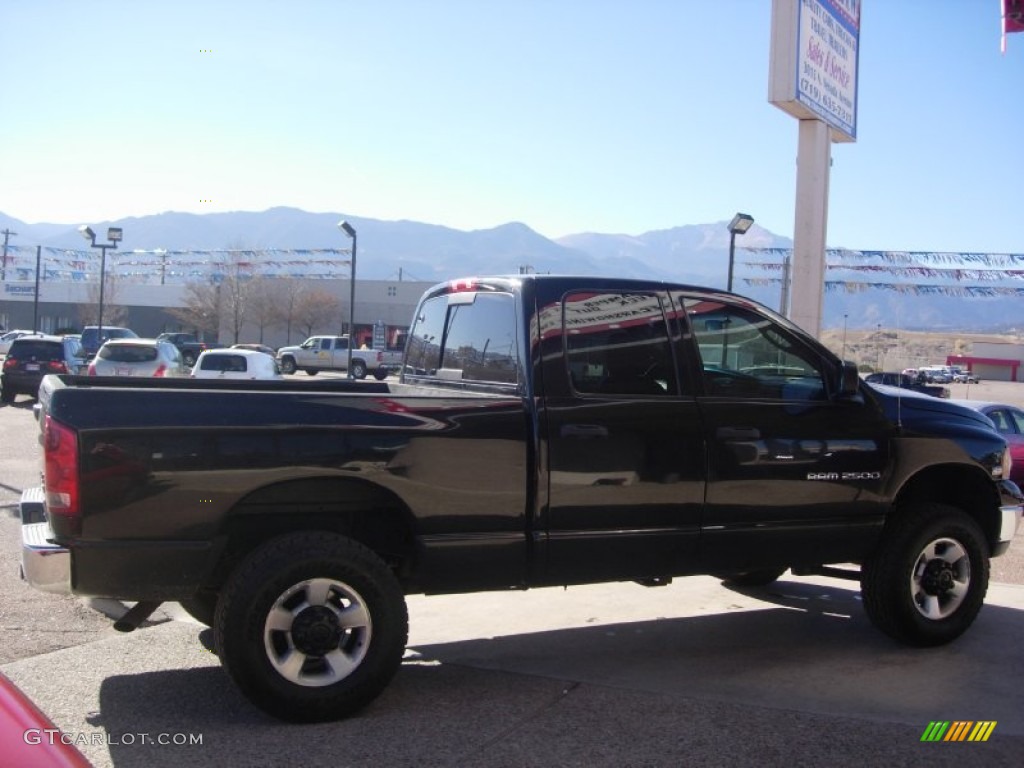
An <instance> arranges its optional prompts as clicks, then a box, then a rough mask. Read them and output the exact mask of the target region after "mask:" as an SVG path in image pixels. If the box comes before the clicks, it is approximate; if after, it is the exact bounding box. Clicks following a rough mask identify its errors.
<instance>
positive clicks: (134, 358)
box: [99, 344, 156, 363]
mask: <svg viewBox="0 0 1024 768" xmlns="http://www.w3.org/2000/svg"><path fill="white" fill-rule="evenodd" d="M99 356H100V359H101V360H109V361H111V362H112V363H149V362H152V361H153V360H156V347H141V346H136V345H134V344H107V345H105V346H103V347H101V348H100V353H99Z"/></svg>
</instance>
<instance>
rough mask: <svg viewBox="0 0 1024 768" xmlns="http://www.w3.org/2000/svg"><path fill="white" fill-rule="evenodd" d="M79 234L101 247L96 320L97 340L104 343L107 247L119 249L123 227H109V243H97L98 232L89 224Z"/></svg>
mask: <svg viewBox="0 0 1024 768" xmlns="http://www.w3.org/2000/svg"><path fill="white" fill-rule="evenodd" d="M78 234H80V235H81V236H82V237H84V238H85V239H86V240H88V241H89V245H90V246H91V247H93V248H99V249H100V252H101V255H100V306H99V312H98V317H97V320H96V341H97V342H98V343H99V344H102V343H103V284H104V283H105V282H106V279H107V249H108V248H113V249H114V250H115V251H116V250H117V244H118V243H119V242H121V228H120V227H109V228H108V229H107V240H109V241H110V242H107V243H97V242H96V233H95V232H93V231H92V227H90V226H89V225H88V224H83V225H82V226H80V227H79V228H78Z"/></svg>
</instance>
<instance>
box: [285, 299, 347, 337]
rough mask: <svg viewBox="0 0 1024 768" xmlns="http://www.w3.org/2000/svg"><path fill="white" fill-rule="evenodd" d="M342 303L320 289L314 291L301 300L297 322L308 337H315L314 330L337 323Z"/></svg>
mask: <svg viewBox="0 0 1024 768" xmlns="http://www.w3.org/2000/svg"><path fill="white" fill-rule="evenodd" d="M340 311H341V302H339V301H338V297H337V296H334V295H332V294H330V293H328V292H327V291H324V290H321V289H319V288H316V289H313V290H311V291H309V292H308V293H306V294H305V296H303V297H302V298H301V303H300V304H299V307H298V311H297V312H296V320H297V322H298V324H299V328H302V329H304V330H305V332H306V336H312V335H313V329H314V328H321V327H323V326H325V325H329V324H332V323H335V322H337V319H338V316H339V312H340Z"/></svg>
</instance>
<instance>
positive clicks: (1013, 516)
mask: <svg viewBox="0 0 1024 768" xmlns="http://www.w3.org/2000/svg"><path fill="white" fill-rule="evenodd" d="M1022 510H1024V507H1021V505H1020V504H1011V505H1009V506H1006V507H1000V508H999V512H1000V514H1001V518H1000V525H999V541H1000V543H1002V542H1006V543H1009V542H1011V541H1013V537H1014V536H1016V535H1017V529H1018V528H1020V520H1021V512H1022Z"/></svg>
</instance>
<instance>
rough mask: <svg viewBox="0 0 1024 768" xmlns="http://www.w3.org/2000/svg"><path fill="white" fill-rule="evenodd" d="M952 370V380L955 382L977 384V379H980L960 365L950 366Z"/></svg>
mask: <svg viewBox="0 0 1024 768" xmlns="http://www.w3.org/2000/svg"><path fill="white" fill-rule="evenodd" d="M952 371H953V381H955V382H956V383H957V384H977V383H978V381H980V380H979V379H978V377H977V376H975V375H974V374H973V373H971V372H970V371H965V370H964V369H963V368H961V367H960V366H957V365H954V366H952Z"/></svg>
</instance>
